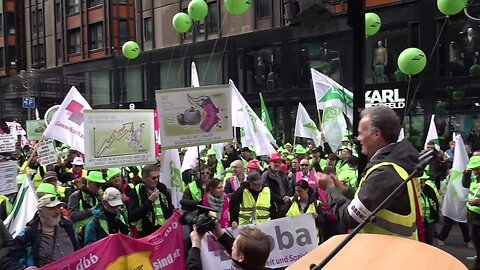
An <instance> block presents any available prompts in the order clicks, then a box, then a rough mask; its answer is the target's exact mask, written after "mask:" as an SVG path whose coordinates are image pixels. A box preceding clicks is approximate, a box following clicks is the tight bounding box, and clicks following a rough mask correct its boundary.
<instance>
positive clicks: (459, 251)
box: [434, 224, 475, 267]
mask: <svg viewBox="0 0 480 270" xmlns="http://www.w3.org/2000/svg"><path fill="white" fill-rule="evenodd" d="M441 229H442V224H437V232H440V230H441ZM436 240H437V239H435V242H434V243H435V246H436V247H438V248H440V249H442V250H444V251H446V252H448V253H450V254H452V255H453V256H455V258H457V259H459V260H460V261H461V262H463V263H464V264H465V265H466V266H467V267H471V266H473V262H469V261H467V259H466V258H467V257H469V256H474V255H475V249H474V248H468V247H466V246H465V245H464V243H463V237H462V233H461V231H460V227H458V225H455V226H453V228H452V230H451V231H450V234H449V235H448V238H447V239H445V241H444V242H445V246H443V247H440V246H438V244H437V243H436Z"/></svg>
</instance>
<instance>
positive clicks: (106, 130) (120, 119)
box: [85, 110, 156, 170]
mask: <svg viewBox="0 0 480 270" xmlns="http://www.w3.org/2000/svg"><path fill="white" fill-rule="evenodd" d="M155 162H156V159H155V140H154V125H153V110H85V167H86V168H87V169H89V170H96V169H103V168H112V167H127V166H136V165H142V164H153V163H155Z"/></svg>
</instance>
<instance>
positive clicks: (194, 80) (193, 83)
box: [190, 61, 200, 87]
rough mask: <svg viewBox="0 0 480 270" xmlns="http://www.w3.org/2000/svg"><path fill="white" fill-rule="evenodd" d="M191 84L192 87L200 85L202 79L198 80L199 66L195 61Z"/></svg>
mask: <svg viewBox="0 0 480 270" xmlns="http://www.w3.org/2000/svg"><path fill="white" fill-rule="evenodd" d="M191 74H192V75H191V76H192V78H191V80H190V82H191V86H192V87H200V81H199V80H198V72H197V66H196V65H195V62H193V61H192V72H191Z"/></svg>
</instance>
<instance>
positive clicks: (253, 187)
mask: <svg viewBox="0 0 480 270" xmlns="http://www.w3.org/2000/svg"><path fill="white" fill-rule="evenodd" d="M277 217H278V214H277V207H276V204H275V201H274V199H273V194H272V191H271V189H270V188H269V187H268V186H265V185H264V177H262V176H261V175H260V174H259V173H258V172H252V173H250V174H249V175H248V176H247V182H245V183H243V184H242V185H241V186H240V188H239V189H237V190H236V191H235V193H233V195H232V197H231V200H230V221H231V223H232V224H233V222H236V223H237V224H239V225H247V224H256V223H262V222H267V221H269V220H271V219H274V218H277Z"/></svg>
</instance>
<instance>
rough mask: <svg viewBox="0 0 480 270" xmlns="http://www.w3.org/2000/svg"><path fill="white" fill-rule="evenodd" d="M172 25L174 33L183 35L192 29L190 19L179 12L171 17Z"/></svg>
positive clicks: (185, 14)
mask: <svg viewBox="0 0 480 270" xmlns="http://www.w3.org/2000/svg"><path fill="white" fill-rule="evenodd" d="M172 24H173V28H175V31H177V32H178V33H185V32H187V31H188V30H190V28H191V27H192V19H190V17H189V16H188V14H187V13H183V12H179V13H177V14H175V16H173V19H172Z"/></svg>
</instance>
